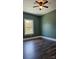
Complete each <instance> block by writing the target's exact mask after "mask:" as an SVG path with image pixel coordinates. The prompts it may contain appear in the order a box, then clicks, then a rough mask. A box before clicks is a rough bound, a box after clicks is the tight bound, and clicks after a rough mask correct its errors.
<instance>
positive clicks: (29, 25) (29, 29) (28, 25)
mask: <svg viewBox="0 0 79 59" xmlns="http://www.w3.org/2000/svg"><path fill="white" fill-rule="evenodd" d="M24 30H25V35H29V34H33V33H34V32H33V20H27V19H25V20H24Z"/></svg>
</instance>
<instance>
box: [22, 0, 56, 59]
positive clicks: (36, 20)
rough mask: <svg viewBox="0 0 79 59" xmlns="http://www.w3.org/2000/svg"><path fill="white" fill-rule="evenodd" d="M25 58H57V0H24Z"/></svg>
mask: <svg viewBox="0 0 79 59" xmlns="http://www.w3.org/2000/svg"><path fill="white" fill-rule="evenodd" d="M43 1H44V2H43ZM23 59H56V0H23Z"/></svg>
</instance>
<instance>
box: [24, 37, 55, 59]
mask: <svg viewBox="0 0 79 59" xmlns="http://www.w3.org/2000/svg"><path fill="white" fill-rule="evenodd" d="M23 59H56V42H55V41H51V40H47V39H42V38H38V39H34V40H29V41H24V43H23Z"/></svg>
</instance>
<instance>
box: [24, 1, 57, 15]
mask: <svg viewBox="0 0 79 59" xmlns="http://www.w3.org/2000/svg"><path fill="white" fill-rule="evenodd" d="M34 2H35V0H23V11H24V12H28V13H32V14H35V15H44V14H46V13H48V12H51V11H53V10H55V9H56V0H48V3H47V4H46V5H48V6H49V8H43V9H42V10H39V8H38V7H36V8H33V6H35V5H36V4H34Z"/></svg>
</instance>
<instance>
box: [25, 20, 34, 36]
mask: <svg viewBox="0 0 79 59" xmlns="http://www.w3.org/2000/svg"><path fill="white" fill-rule="evenodd" d="M27 20H28V21H32V33H29V34H27V33H26V32H25V21H27ZM24 34H25V35H33V34H34V20H31V19H24Z"/></svg>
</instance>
